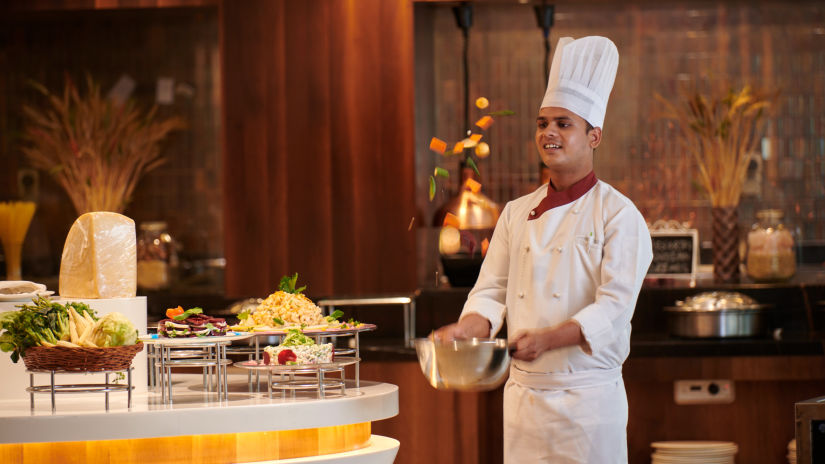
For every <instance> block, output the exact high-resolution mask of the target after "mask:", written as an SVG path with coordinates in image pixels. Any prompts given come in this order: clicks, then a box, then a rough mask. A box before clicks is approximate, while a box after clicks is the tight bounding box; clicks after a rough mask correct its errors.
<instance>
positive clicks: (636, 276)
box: [461, 173, 653, 463]
mask: <svg viewBox="0 0 825 464" xmlns="http://www.w3.org/2000/svg"><path fill="white" fill-rule="evenodd" d="M588 177H589V178H590V179H589V180H590V181H591V182H590V184H593V185H592V187H591V188H589V189H588V190H586V191H584V190H581V187H582V185H583V184H581V183H582V182H586V181H588V178H585V179H582V181H579V182H578V183H577V184H576V185H574V186H572V187H571V188H570V189H568V190H571V191H575V190H576V189H575V187H577V186H578V187H579V190H580V192H579V193H577V194H576V195H574V197H573V198H567V199H566V200H563V201H569V202H568V203H565V204H560V205H556V204H552V207H551V208H550V209H549V210H546V211H543V210H542V208H539V205H540V204H543V202H542V201H543V200H544V199H545V197H546V196H547V194H548V185H547V184H545V185H544V186H542V187H540V188H539V189H538V190H536V191H535V192H533V193H531V194H528V195H525V196H523V197H521V198H518V199H516V200H514V201H511V202H509V203H507V205H506V206H505V207H504V210H503V211H502V214H501V217H500V218H499V221H498V223H497V225H496V229H495V232H494V233H493V238H492V241H491V242H490V247H489V249H488V251H487V255H486V257H485V259H484V263H483V264H482V267H481V271H480V273H479V276H478V280H477V281H476V284H475V286H474V287H473V289H472V291H471V292H470V295H469V297H468V299H467V302H466V304H465V305H464V309H463V311H462V314H461V317H464V316H466V315H468V314H471V313H477V314H479V315H481V316H483V317H485V318H487V319H488V320H489V321H490V324H491V326H492V332H491V334H495V333H497V332H498V331H499V330H500V329H501V326H502V323H503V321H504V318H505V317H506V318H507V329H508V338H511V339H512V338H514V337H515V335H516V334H518V333H519V332H520V331H522V330H525V329H536V328H543V327H551V326H555V325H557V324H561V323H563V322H565V321H568V320H573V321H575V322H576V323H578V324H579V326H580V327H581V330H582V334H583V335H584V339H585V343H584V344H583V346H570V347H565V348H560V349H556V350H552V351H549V352H545V353H543V354H542V355H540V356H539V357H538V358H537V359H536V360H535V361H532V362H528V361H520V360H514V361H513V363H512V365H511V374H510V379H509V380H508V382H507V386H506V387H505V401H504V415H505V444H504V445H505V446H504V447H505V463H507V462H548V463H550V462H552V463H562V462H571V463H573V462H576V463H577V462H587V463H609V462H626V461H627V446H626V424H627V399H626V395H625V392H624V385H623V382H622V379H621V366H622V363H623V362H624V360H625V359H626V358H627V355H628V354H629V352H630V319H631V317H632V316H633V310H634V308H635V305H636V299H637V297H638V295H639V290H640V289H641V286H642V281H643V279H644V277H645V274H646V273H647V269H648V266H649V265H650V262H651V260H652V257H653V253H652V248H651V240H650V233H649V232H648V229H647V225H646V224H645V221H644V218H643V217H642V215H641V214H640V213H639V211H638V210H637V209H636V207H635V206H634V205H633V203H632V202H631V201H630V200H629V199H627V198H626V197H625V196H624V195H622V194H621V193H619V192H618V191H616V190H615V189H614V188H613V187H611V186H610V185H608V184H606V183H604V182H601V181H598V180H596V179H595V175H593V173H591V174H590V176H588ZM590 184H588V185H590ZM561 193H564V192H561ZM552 194H553V195H558V194H559V192H552ZM579 194H580V195H581V196H578V195H579ZM545 201H546V200H545ZM557 203H558V202H557ZM531 213H533V216H531ZM531 437H532V438H531ZM536 456H546V457H545V458H541V459H538V458H537V457H536ZM617 456H618V457H617Z"/></svg>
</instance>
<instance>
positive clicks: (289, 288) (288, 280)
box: [278, 272, 307, 293]
mask: <svg viewBox="0 0 825 464" xmlns="http://www.w3.org/2000/svg"><path fill="white" fill-rule="evenodd" d="M296 283H298V273H297V272H296V273H295V275H293V276H292V277H290V276H283V277H281V283H280V284H279V285H278V290H280V291H282V292H286V293H303V291H304V289H306V288H307V286H306V285H304V286H303V287H301V288H298V289H296V288H295V284H296Z"/></svg>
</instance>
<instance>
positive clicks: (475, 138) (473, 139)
mask: <svg viewBox="0 0 825 464" xmlns="http://www.w3.org/2000/svg"><path fill="white" fill-rule="evenodd" d="M482 137H484V136H483V135H481V134H472V135H471V136H470V140H472V141H473V142H475V143H478V141H479V140H481V138H482Z"/></svg>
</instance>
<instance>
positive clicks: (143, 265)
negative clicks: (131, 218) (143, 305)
mask: <svg viewBox="0 0 825 464" xmlns="http://www.w3.org/2000/svg"><path fill="white" fill-rule="evenodd" d="M166 228H167V227H166V222H163V221H152V222H144V223H141V224H140V232H139V234H138V237H137V284H138V287H140V288H142V289H145V290H160V289H165V288H169V285H170V283H171V275H170V274H171V267H172V266H173V265H174V264H175V262H176V261H177V253H176V252H175V244H174V243H173V240H172V236H171V235H169V232H167V230H166Z"/></svg>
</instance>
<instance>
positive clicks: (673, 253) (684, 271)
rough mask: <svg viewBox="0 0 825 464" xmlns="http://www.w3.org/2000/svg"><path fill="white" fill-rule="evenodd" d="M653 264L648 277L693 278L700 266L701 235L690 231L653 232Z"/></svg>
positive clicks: (693, 230)
mask: <svg viewBox="0 0 825 464" xmlns="http://www.w3.org/2000/svg"><path fill="white" fill-rule="evenodd" d="M650 237H651V239H652V240H653V262H652V263H650V268H649V269H648V271H647V276H648V277H654V278H660V277H670V278H693V277H694V276H695V275H696V267H697V266H698V264H699V233H698V232H697V231H696V229H688V230H651V231H650Z"/></svg>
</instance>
